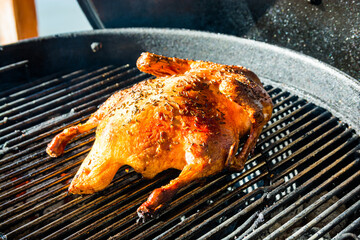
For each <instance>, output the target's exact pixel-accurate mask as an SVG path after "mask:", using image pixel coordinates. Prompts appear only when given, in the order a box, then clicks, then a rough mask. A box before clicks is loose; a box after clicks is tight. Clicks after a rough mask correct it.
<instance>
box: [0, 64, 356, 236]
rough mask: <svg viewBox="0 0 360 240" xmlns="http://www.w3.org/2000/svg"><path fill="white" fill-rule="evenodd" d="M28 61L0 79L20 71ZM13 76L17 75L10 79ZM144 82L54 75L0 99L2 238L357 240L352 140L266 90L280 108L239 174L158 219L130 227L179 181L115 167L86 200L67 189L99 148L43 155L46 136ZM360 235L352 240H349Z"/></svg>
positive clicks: (200, 188)
mask: <svg viewBox="0 0 360 240" xmlns="http://www.w3.org/2000/svg"><path fill="white" fill-rule="evenodd" d="M26 63H27V61H21V62H19V63H14V64H11V65H9V66H8V67H7V66H5V67H2V68H0V69H1V71H15V70H17V69H18V68H19V67H21V66H23V65H24V64H26ZM14 69H15V70H14ZM146 78H148V76H147V75H145V74H143V73H140V72H139V71H138V70H136V68H134V67H130V66H129V65H124V66H112V65H111V66H102V67H94V68H89V69H79V70H76V71H72V72H67V73H66V72H62V73H56V74H53V75H51V76H47V77H44V78H41V79H37V80H36V81H32V82H30V83H27V84H24V85H22V86H19V87H17V88H15V89H11V90H7V91H5V92H3V93H1V95H0V104H1V106H0V119H2V120H1V121H0V144H1V145H0V146H1V149H0V174H1V175H0V232H2V233H3V234H4V235H3V238H4V237H5V236H6V237H7V238H8V239H39V238H42V239H84V238H89V239H106V238H113V239H220V238H224V239H234V238H237V239H243V238H246V239H278V238H280V239H282V238H285V237H289V239H297V238H299V237H300V236H303V237H304V236H310V235H309V234H311V237H309V238H311V239H318V238H320V237H324V238H325V239H327V238H328V237H335V236H336V237H337V238H338V239H341V238H343V236H345V235H344V234H345V233H347V234H349V233H351V234H353V235H354V234H357V235H358V234H360V232H359V226H360V220H359V218H357V216H359V215H360V214H359V213H360V211H359V209H360V186H359V184H358V183H359V179H360V176H359V175H360V171H359V147H360V142H359V137H358V136H357V135H356V133H354V132H353V131H352V130H351V129H349V128H348V127H347V126H346V125H345V124H343V123H341V122H339V121H338V119H336V118H335V117H333V116H332V115H331V113H329V112H328V111H326V110H324V109H322V108H320V107H318V106H316V105H314V104H312V103H310V102H307V101H306V100H304V99H300V98H299V97H297V96H295V95H292V94H291V93H289V92H284V91H282V90H281V89H279V88H274V87H272V86H266V90H267V91H268V92H269V94H270V95H271V97H272V99H273V102H274V104H275V107H274V114H273V117H272V119H271V121H270V122H269V123H268V124H267V125H266V127H265V128H264V130H263V133H262V135H261V137H260V139H259V142H258V145H257V148H256V149H255V152H254V154H253V156H252V158H250V159H249V160H248V161H247V163H246V166H245V169H244V170H243V171H242V172H241V173H233V174H230V173H221V174H218V175H216V176H213V177H210V178H208V179H206V180H204V181H203V182H201V183H192V184H190V185H189V186H187V187H186V188H185V189H182V190H181V191H180V192H179V193H178V194H177V195H176V197H175V199H174V200H173V201H172V202H171V203H170V205H169V207H168V208H167V209H166V210H165V211H164V212H163V213H162V214H161V215H160V216H159V218H158V219H153V220H150V221H148V222H146V223H143V224H139V223H137V214H136V209H137V207H138V206H139V205H140V204H141V203H142V202H143V201H145V200H146V198H147V197H148V195H149V194H150V193H151V191H152V190H153V189H155V188H156V187H160V186H161V185H164V184H165V183H167V182H168V181H169V180H171V179H172V178H174V177H175V176H177V174H178V171H175V170H168V171H166V172H164V173H163V174H160V175H159V176H157V177H156V178H155V179H153V180H145V179H142V178H141V175H139V174H137V173H136V172H134V171H133V170H132V169H131V168H129V167H126V166H125V167H122V168H121V169H120V170H119V172H118V173H117V175H116V177H115V179H114V180H113V181H112V183H111V185H110V186H109V187H108V188H107V189H105V190H104V191H101V192H99V193H96V194H93V195H88V196H74V195H68V194H67V192H66V189H67V187H68V185H69V182H70V181H71V179H72V177H73V176H74V174H75V173H76V171H77V169H78V167H79V165H80V164H81V161H82V160H83V159H84V158H85V156H86V154H87V153H88V152H89V150H90V148H91V146H92V143H93V141H94V130H92V131H91V132H89V133H86V134H82V135H81V136H79V137H77V138H76V139H74V140H73V141H72V142H71V143H70V144H69V145H68V147H67V148H66V151H65V153H64V155H63V156H62V157H60V158H57V159H52V158H50V157H48V156H47V155H46V153H45V148H46V145H47V144H48V142H50V140H51V138H52V137H53V136H54V135H55V134H57V133H58V132H60V131H62V130H63V129H64V128H67V127H69V126H70V125H74V124H78V123H80V122H84V121H86V120H87V118H88V117H89V116H90V114H91V113H93V112H94V111H95V110H96V109H97V106H98V105H100V104H101V103H102V102H104V101H105V100H106V99H107V98H108V97H109V96H110V95H111V94H112V93H113V92H114V91H116V90H119V89H122V88H124V87H127V86H129V85H132V84H134V83H136V82H139V81H142V80H144V79H146ZM354 236H356V235H354Z"/></svg>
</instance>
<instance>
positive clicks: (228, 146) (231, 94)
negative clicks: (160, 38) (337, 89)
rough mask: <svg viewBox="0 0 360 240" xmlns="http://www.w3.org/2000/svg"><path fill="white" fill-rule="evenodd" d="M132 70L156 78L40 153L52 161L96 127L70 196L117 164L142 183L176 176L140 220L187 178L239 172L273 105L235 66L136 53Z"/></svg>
mask: <svg viewBox="0 0 360 240" xmlns="http://www.w3.org/2000/svg"><path fill="white" fill-rule="evenodd" d="M137 66H138V68H139V69H140V70H141V71H143V72H146V73H150V74H152V75H155V76H156V77H157V78H156V79H151V80H147V81H144V82H141V83H138V84H136V85H134V86H133V87H131V88H128V89H125V90H122V91H119V92H116V93H115V94H113V95H112V96H111V97H110V98H109V99H108V100H107V101H106V102H105V103H104V104H103V105H102V106H101V107H100V108H99V109H98V111H96V112H95V113H94V114H92V115H91V117H90V118H89V120H88V121H87V122H86V123H85V124H83V125H81V124H80V125H77V126H73V127H70V128H68V129H65V130H64V131H63V132H62V133H60V134H58V135H57V136H55V137H54V139H53V140H52V141H51V143H50V144H49V145H48V148H47V152H48V154H49V155H50V156H52V157H56V156H59V155H61V154H62V153H63V151H64V148H65V145H66V144H67V143H68V141H70V140H71V139H72V138H73V137H75V136H76V135H78V134H80V133H83V132H86V131H89V130H90V129H92V128H94V127H97V131H96V140H95V143H94V146H93V147H92V149H91V151H90V153H89V155H88V156H87V157H86V158H85V160H84V161H83V163H82V165H81V167H80V169H79V170H78V172H77V174H76V176H75V177H74V179H73V180H72V182H71V185H70V187H69V192H71V193H74V194H91V193H94V192H96V191H100V190H102V189H104V188H106V186H108V185H109V184H110V182H111V181H112V179H113V177H114V175H115V174H116V172H117V170H118V169H119V168H120V167H121V166H123V165H129V166H131V167H133V168H134V170H135V171H136V172H138V173H141V174H142V175H143V176H144V177H146V178H153V177H154V176H155V175H156V174H158V173H160V172H162V171H164V170H166V169H169V168H175V169H179V170H181V173H180V175H179V176H178V178H176V179H174V180H172V181H171V182H170V183H169V184H167V185H166V186H163V187H161V188H158V189H155V190H154V191H153V193H152V194H151V195H150V196H149V198H148V200H147V201H146V202H145V203H143V204H142V205H141V206H140V207H139V209H138V213H139V216H140V217H146V216H148V215H152V214H154V213H156V212H157V211H158V210H159V209H161V208H162V207H163V206H165V204H166V203H167V202H169V201H170V200H171V198H172V197H173V196H174V195H175V193H176V192H177V191H178V190H179V189H180V188H182V187H184V186H185V185H187V184H189V183H190V182H192V181H194V180H197V179H200V178H203V177H207V176H210V175H212V174H215V173H218V172H220V171H222V170H223V169H230V170H234V171H239V170H241V169H242V168H243V167H244V163H245V161H246V159H247V157H248V155H249V153H250V151H251V150H252V149H253V148H254V146H255V144H256V141H257V139H258V137H259V135H260V132H261V130H262V128H263V126H264V125H265V124H266V123H267V122H268V120H269V119H270V117H271V113H272V108H273V105H272V102H271V98H270V97H269V95H268V94H267V93H266V91H265V90H264V89H263V86H262V84H261V83H260V80H259V79H258V77H257V76H256V75H255V74H254V73H253V72H251V71H249V70H247V69H245V68H242V67H238V66H227V65H221V64H215V63H212V62H203V61H192V60H184V59H178V58H168V57H163V56H159V55H155V54H151V53H143V54H142V55H141V56H140V58H139V59H138V61H137ZM246 134H249V137H248V138H247V140H246V141H245V143H244V146H243V147H242V150H241V151H240V153H239V154H238V155H236V152H237V149H238V146H239V139H240V138H241V137H242V136H244V135H246Z"/></svg>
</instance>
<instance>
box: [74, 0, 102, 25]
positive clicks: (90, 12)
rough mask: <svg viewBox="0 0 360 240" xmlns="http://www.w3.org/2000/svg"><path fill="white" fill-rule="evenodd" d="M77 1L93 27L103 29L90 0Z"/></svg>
mask: <svg viewBox="0 0 360 240" xmlns="http://www.w3.org/2000/svg"><path fill="white" fill-rule="evenodd" d="M77 2H78V3H79V5H80V8H81V10H82V11H83V12H84V14H85V16H86V18H87V19H88V21H89V23H90V25H91V26H92V27H93V29H105V26H104V24H103V22H102V21H101V20H100V17H99V14H98V13H97V11H96V9H95V6H94V4H93V3H92V1H91V0H77Z"/></svg>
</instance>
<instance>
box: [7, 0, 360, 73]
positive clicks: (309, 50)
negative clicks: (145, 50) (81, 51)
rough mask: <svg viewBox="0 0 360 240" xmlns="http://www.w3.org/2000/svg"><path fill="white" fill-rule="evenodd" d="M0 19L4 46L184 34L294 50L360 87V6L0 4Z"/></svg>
mask: <svg viewBox="0 0 360 240" xmlns="http://www.w3.org/2000/svg"><path fill="white" fill-rule="evenodd" d="M79 3H80V5H81V7H80V5H79ZM0 13H1V14H0V43H1V44H8V43H12V42H16V41H18V40H21V39H25V38H29V37H37V36H47V35H53V34H60V33H67V32H76V31H86V30H92V29H96V28H119V27H162V28H164V27H165V28H166V27H167V28H186V29H195V30H202V31H209V32H215V33H224V34H229V35H235V36H239V37H244V38H249V39H254V40H257V41H262V42H267V43H270V44H274V45H278V46H281V47H285V48H289V49H293V50H295V51H298V52H301V53H304V54H306V55H309V56H312V57H315V58H316V59H319V60H321V61H323V62H326V63H328V64H330V65H332V66H334V67H335V68H338V69H340V70H341V71H344V72H345V73H347V74H349V75H350V76H352V77H354V78H356V79H358V80H360V1H358V0H333V1H325V0H323V1H321V0H299V1H291V0H257V1H252V0H207V1H205V0H198V1H194V0H183V1H177V0H147V1H143V0H132V1H120V0H119V1H111V0H78V1H75V0H0ZM84 13H85V14H84ZM93 14H95V15H96V17H95V18H94V16H93ZM89 20H90V22H89Z"/></svg>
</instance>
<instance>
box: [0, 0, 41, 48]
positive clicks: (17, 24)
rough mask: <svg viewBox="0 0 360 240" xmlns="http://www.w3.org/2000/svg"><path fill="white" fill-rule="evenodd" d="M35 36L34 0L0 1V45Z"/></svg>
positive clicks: (36, 34)
mask: <svg viewBox="0 0 360 240" xmlns="http://www.w3.org/2000/svg"><path fill="white" fill-rule="evenodd" d="M37 36H38V31H37V20H36V8H35V0H0V44H8V43H12V42H16V41H18V40H21V39H25V38H31V37H37Z"/></svg>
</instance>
